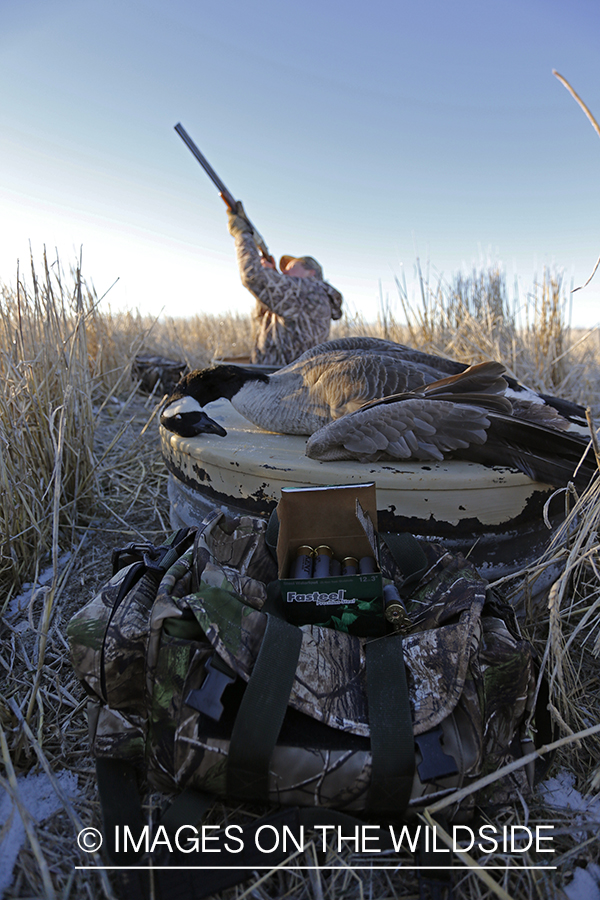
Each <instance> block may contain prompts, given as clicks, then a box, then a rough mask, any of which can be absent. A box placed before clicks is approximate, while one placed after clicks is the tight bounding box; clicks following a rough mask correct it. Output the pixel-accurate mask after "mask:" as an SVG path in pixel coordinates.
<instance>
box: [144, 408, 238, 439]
mask: <svg viewBox="0 0 600 900" xmlns="http://www.w3.org/2000/svg"><path fill="white" fill-rule="evenodd" d="M160 424H161V425H162V426H163V428H166V429H167V431H173V432H174V433H175V434H178V435H179V436H180V437H196V436H197V435H199V434H218V435H219V436H220V437H225V435H226V434H227V432H226V431H225V429H224V428H223V426H222V425H219V423H218V422H215V421H214V419H211V418H210V416H207V415H206V413H205V412H202V411H200V412H187V413H177V414H176V415H174V416H165V415H164V413H163V415H162V416H161V417H160Z"/></svg>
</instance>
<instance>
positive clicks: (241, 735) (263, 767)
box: [227, 616, 302, 800]
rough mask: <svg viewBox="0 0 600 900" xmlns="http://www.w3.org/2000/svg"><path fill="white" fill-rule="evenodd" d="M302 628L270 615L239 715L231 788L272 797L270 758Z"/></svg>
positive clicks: (246, 795)
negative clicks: (270, 793) (269, 784)
mask: <svg viewBox="0 0 600 900" xmlns="http://www.w3.org/2000/svg"><path fill="white" fill-rule="evenodd" d="M301 644H302V632H301V631H300V629H299V628H296V626H295V625H290V624H289V622H285V621H284V620H283V619H279V618H277V617H275V616H267V625H266V629H265V634H264V637H263V641H262V644H261V646H260V650H259V652H258V656H257V658H256V662H255V663H254V668H253V669H252V673H251V675H250V679H249V681H248V684H247V685H246V690H245V691H244V696H243V697H242V701H241V703H240V707H239V710H238V713H237V716H236V719H235V723H234V726H233V730H232V733H231V741H230V744H229V754H228V757H227V793H228V794H231V795H232V796H234V797H239V798H240V799H244V800H267V799H268V780H269V762H270V760H271V756H272V755H273V750H274V748H275V744H276V743H277V738H278V737H279V732H280V731H281V726H282V724H283V719H284V716H285V713H286V710H287V707H288V702H289V699H290V693H291V690H292V684H293V681H294V675H295V674H296V666H297V663H298V657H299V655H300V646H301Z"/></svg>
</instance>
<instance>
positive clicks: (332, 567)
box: [329, 557, 342, 578]
mask: <svg viewBox="0 0 600 900" xmlns="http://www.w3.org/2000/svg"><path fill="white" fill-rule="evenodd" d="M329 574H330V576H331V577H332V578H335V576H336V575H341V574H342V564H341V562H340V561H339V559H336V558H335V557H333V558H332V560H331V562H330V563H329Z"/></svg>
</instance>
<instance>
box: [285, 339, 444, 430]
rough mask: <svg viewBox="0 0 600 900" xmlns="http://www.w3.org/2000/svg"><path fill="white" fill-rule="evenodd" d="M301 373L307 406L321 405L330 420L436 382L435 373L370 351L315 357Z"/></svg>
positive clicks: (333, 352)
mask: <svg viewBox="0 0 600 900" xmlns="http://www.w3.org/2000/svg"><path fill="white" fill-rule="evenodd" d="M301 373H302V380H303V384H304V386H305V388H306V390H307V401H308V403H310V404H311V405H317V404H318V405H319V406H321V405H324V406H325V407H326V408H328V409H329V412H330V416H331V418H332V419H339V418H340V417H341V416H344V415H347V414H348V413H351V412H354V411H355V410H357V409H359V408H360V407H361V406H363V404H364V403H366V402H368V401H370V400H373V399H375V398H380V397H387V396H389V395H391V394H397V393H406V392H407V391H408V392H412V391H417V390H420V389H421V388H423V387H425V385H426V384H428V383H430V382H433V381H435V380H437V373H432V372H427V371H424V370H423V369H421V368H420V367H417V366H415V365H413V364H412V363H408V362H405V361H403V360H402V359H400V358H398V357H396V356H393V355H389V354H387V353H385V352H373V351H371V350H361V351H358V350H329V351H327V352H324V353H319V354H314V355H313V356H312V357H311V358H309V359H306V360H304V362H303V364H302V368H301ZM275 377H277V376H275Z"/></svg>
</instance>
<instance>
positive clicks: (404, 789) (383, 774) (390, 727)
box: [366, 634, 415, 817]
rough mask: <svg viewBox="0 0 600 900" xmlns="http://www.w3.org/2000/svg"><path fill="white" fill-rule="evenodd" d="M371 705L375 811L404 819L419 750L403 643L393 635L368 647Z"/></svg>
mask: <svg viewBox="0 0 600 900" xmlns="http://www.w3.org/2000/svg"><path fill="white" fill-rule="evenodd" d="M366 653H367V703H368V708H369V728H370V730H371V756H372V763H371V766H372V775H371V788H370V791H369V809H370V810H373V811H374V812H378V813H386V814H388V815H393V816H394V817H399V816H401V815H402V813H403V812H404V810H405V808H406V806H407V804H408V801H409V799H410V793H411V789H412V783H413V777H414V772H415V746H414V737H413V727H412V716H411V710H410V703H409V699H408V686H407V683H406V669H405V667H404V656H403V654H402V638H401V636H400V635H399V634H394V635H388V636H387V637H385V638H380V639H379V640H376V641H369V643H368V644H367V645H366Z"/></svg>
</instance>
